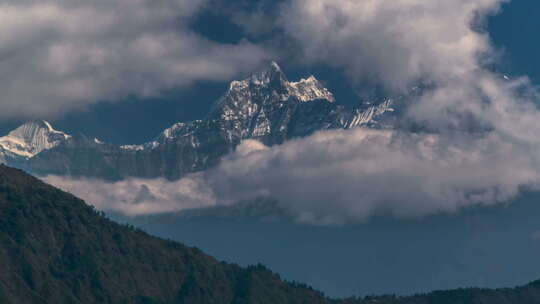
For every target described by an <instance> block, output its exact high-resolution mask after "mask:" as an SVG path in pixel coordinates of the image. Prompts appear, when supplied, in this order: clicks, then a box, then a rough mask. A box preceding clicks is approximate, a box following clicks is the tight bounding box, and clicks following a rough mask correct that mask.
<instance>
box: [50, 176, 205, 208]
mask: <svg viewBox="0 0 540 304" xmlns="http://www.w3.org/2000/svg"><path fill="white" fill-rule="evenodd" d="M43 180H44V181H45V182H47V183H50V184H52V185H55V186H57V187H59V188H60V189H63V190H65V191H68V192H71V193H73V194H75V195H77V196H79V197H81V198H83V199H85V200H86V201H87V202H88V203H90V204H92V205H94V206H96V208H98V209H101V210H107V211H111V210H112V211H116V212H121V213H122V214H126V215H129V216H135V215H144V214H156V213H165V212H174V211H182V210H186V209H194V208H203V207H210V206H214V205H215V204H216V201H215V198H214V197H213V193H212V191H211V190H210V189H208V188H207V186H206V184H205V183H204V181H203V180H201V178H200V177H199V176H197V175H192V176H191V177H189V178H184V179H181V180H179V181H177V182H170V181H167V180H163V179H151V180H144V179H128V180H124V181H120V182H116V183H108V182H105V181H101V180H95V179H72V178H66V177H61V176H47V177H44V178H43Z"/></svg>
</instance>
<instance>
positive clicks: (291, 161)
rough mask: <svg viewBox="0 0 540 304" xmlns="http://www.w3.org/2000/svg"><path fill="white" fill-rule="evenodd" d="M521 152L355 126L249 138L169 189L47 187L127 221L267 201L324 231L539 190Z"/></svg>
mask: <svg viewBox="0 0 540 304" xmlns="http://www.w3.org/2000/svg"><path fill="white" fill-rule="evenodd" d="M529 153H530V152H529V151H528V150H526V149H523V148H522V147H519V146H516V145H514V144H512V143H507V142H505V141H504V140H502V139H501V138H500V137H498V136H497V135H496V134H489V135H488V136H482V137H477V138H468V137H463V136H462V134H456V137H453V138H449V137H448V136H445V137H440V136H437V135H420V134H414V135H413V134H404V133H395V132H392V131H380V130H369V129H354V130H347V131H343V130H339V131H324V132H319V133H317V134H315V135H313V136H310V137H307V138H303V139H299V140H293V141H289V142H287V143H285V144H283V145H280V146H275V147H266V146H264V145H263V144H261V143H260V142H257V141H251V140H249V141H246V142H244V143H242V144H241V145H240V146H239V147H238V149H237V150H236V152H234V153H232V154H231V155H229V156H227V157H226V158H225V159H223V161H222V162H221V164H220V165H219V166H218V167H217V168H214V169H212V170H208V171H206V172H204V173H198V174H192V175H189V176H187V177H185V178H183V179H181V180H179V181H177V182H168V181H164V180H139V179H132V180H128V181H123V182H119V183H114V184H107V183H106V182H101V181H95V180H76V181H73V180H70V179H66V178H60V177H48V178H46V181H47V182H49V183H52V184H53V185H57V186H59V187H60V188H62V189H65V190H68V191H70V192H73V193H74V194H76V195H79V196H81V197H83V198H84V199H87V200H88V201H89V202H90V203H92V204H95V205H96V206H97V207H98V208H103V209H107V210H114V211H120V212H123V213H126V214H129V215H138V214H148V213H162V212H170V211H181V210H186V209H193V208H205V207H212V206H217V205H231V204H234V203H236V202H240V201H245V200H250V199H254V198H259V197H269V198H273V199H276V200H277V204H278V206H279V207H281V208H282V209H283V210H285V211H287V212H288V213H289V214H290V215H291V216H293V217H294V218H295V219H297V220H298V221H300V222H304V223H310V224H318V225H332V224H343V223H348V222H356V221H366V220H368V219H369V218H370V217H372V216H375V215H383V216H393V217H398V218H411V217H420V216H427V215H431V214H437V213H441V212H456V211H459V210H460V208H462V207H466V206H470V205H478V204H480V205H482V204H484V205H488V204H495V203H502V202H508V201H509V200H510V199H511V198H512V197H514V196H515V195H516V194H518V193H519V191H520V190H521V189H522V188H523V187H528V188H531V189H533V188H536V187H537V186H538V182H539V181H540V170H539V167H538V166H537V164H536V163H535V158H534V157H532V156H531V155H530V154H529Z"/></svg>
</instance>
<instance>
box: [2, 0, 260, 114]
mask: <svg viewBox="0 0 540 304" xmlns="http://www.w3.org/2000/svg"><path fill="white" fill-rule="evenodd" d="M206 2H207V1H206V0H158V1H152V0H96V1H85V0H70V1H68V0H45V1H34V0H20V1H10V0H0V19H1V20H2V25H1V26H0V68H1V70H2V71H3V72H2V73H1V74H0V91H1V92H2V96H1V97H0V109H1V111H0V119H5V118H13V117H17V118H28V117H29V118H44V117H47V116H54V115H60V114H63V113H65V112H67V111H70V110H76V109H81V108H84V107H85V106H86V105H88V104H91V103H95V102H98V101H102V100H109V101H116V100H121V99H123V98H126V97H128V96H133V95H135V96H140V97H146V96H151V95H156V94H159V93H160V92H162V91H163V90H166V89H169V88H174V87H181V86H184V85H188V84H190V83H192V82H194V81H198V80H215V81H222V80H228V79H230V78H232V77H233V76H236V74H238V73H241V72H246V71H250V70H252V69H253V68H254V67H255V66H256V65H257V64H259V63H260V62H261V60H263V59H265V58H266V56H267V54H266V52H265V51H264V50H263V49H261V48H259V47H258V46H255V45H253V44H250V43H248V42H240V43H238V44H220V43H216V42H213V41H210V40H208V39H206V38H204V37H202V36H200V35H198V34H196V33H195V32H193V31H192V30H191V29H190V24H189V22H190V21H191V19H192V18H193V16H194V15H196V14H197V13H198V12H199V11H200V10H201V9H203V7H204V5H205V3H206Z"/></svg>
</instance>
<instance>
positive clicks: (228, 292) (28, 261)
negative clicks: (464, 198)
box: [0, 165, 540, 304]
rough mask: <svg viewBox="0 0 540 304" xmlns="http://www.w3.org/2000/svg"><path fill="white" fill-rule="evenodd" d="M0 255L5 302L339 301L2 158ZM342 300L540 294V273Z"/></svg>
mask: <svg viewBox="0 0 540 304" xmlns="http://www.w3.org/2000/svg"><path fill="white" fill-rule="evenodd" d="M331 262H332V261H329V263H331ZM509 262H511V261H509ZM0 265H2V271H0V303H193V304H195V303H196V304H204V303H216V304H219V303H238V304H244V303H246V304H247V303H261V304H262V303H277V304H278V303H291V304H293V303H306V304H308V303H310V304H311V303H315V304H316V303H333V302H335V301H332V300H328V299H326V298H325V297H324V296H323V295H322V294H320V293H318V292H316V291H314V290H312V289H310V288H307V287H306V286H304V285H298V284H290V283H286V282H284V281H282V280H281V279H280V278H279V276H278V275H276V274H273V273H272V272H270V271H268V270H267V269H266V268H264V267H262V266H255V267H248V268H241V267H238V266H235V265H230V264H226V263H222V262H219V261H217V260H215V259H214V258H212V257H210V256H208V255H205V254H204V253H202V252H201V251H199V250H197V249H193V248H188V247H186V246H183V245H181V244H179V243H175V242H172V241H165V240H161V239H158V238H156V237H152V236H149V235H147V234H146V233H144V232H142V231H140V230H136V229H134V228H132V227H127V226H122V225H119V224H116V223H114V222H112V221H110V220H108V219H106V218H105V217H103V216H102V215H101V214H100V213H99V212H97V211H95V210H94V209H93V208H91V207H89V206H87V205H86V204H85V203H84V202H83V201H81V200H80V199H78V198H76V197H74V196H72V195H70V194H68V193H65V192H62V191H60V190H58V189H56V188H54V187H51V186H49V185H47V184H45V183H43V182H41V181H39V180H38V179H36V178H34V177H32V176H30V175H28V174H26V173H24V172H22V171H20V170H16V169H11V168H9V167H6V166H3V165H0ZM341 303H381V304H385V303H388V304H390V303H406V304H409V303H410V304H417V303H418V304H424V303H425V304H445V303H448V304H450V303H452V304H454V303H456V304H458V303H460V304H507V303H519V304H529V303H540V283H538V282H536V283H532V284H530V285H527V286H525V287H521V288H517V289H502V290H482V289H470V290H455V291H448V292H436V293H432V294H429V295H421V296H416V297H408V298H399V299H396V298H392V297H387V298H384V297H383V298H375V299H364V300H352V299H351V300H349V301H344V302H341Z"/></svg>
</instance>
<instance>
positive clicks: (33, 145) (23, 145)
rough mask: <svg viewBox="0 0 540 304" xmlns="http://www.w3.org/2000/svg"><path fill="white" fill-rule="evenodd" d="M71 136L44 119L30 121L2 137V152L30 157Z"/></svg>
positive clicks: (0, 150)
mask: <svg viewBox="0 0 540 304" xmlns="http://www.w3.org/2000/svg"><path fill="white" fill-rule="evenodd" d="M70 137H71V136H69V135H68V134H66V133H64V132H61V131H57V130H55V129H54V128H53V127H52V126H51V124H50V123H48V122H46V121H44V120H38V121H30V122H27V123H25V124H23V125H22V126H20V127H18V128H17V129H15V130H13V131H11V132H9V134H8V135H6V136H3V137H0V152H2V153H3V154H5V155H8V156H12V157H23V158H30V157H33V156H35V155H36V154H38V153H39V152H41V151H43V150H47V149H51V148H54V147H56V146H58V145H59V144H60V143H62V142H64V141H66V140H67V139H69V138H70Z"/></svg>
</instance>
